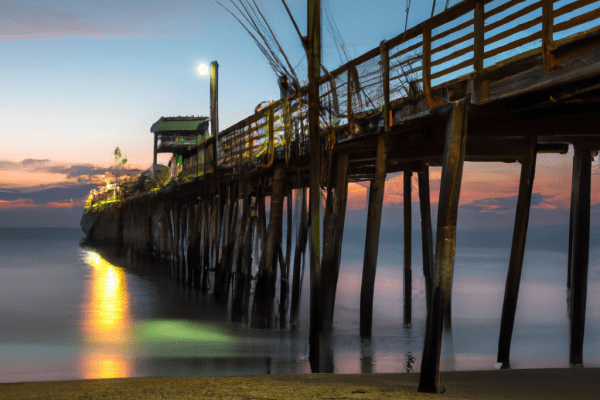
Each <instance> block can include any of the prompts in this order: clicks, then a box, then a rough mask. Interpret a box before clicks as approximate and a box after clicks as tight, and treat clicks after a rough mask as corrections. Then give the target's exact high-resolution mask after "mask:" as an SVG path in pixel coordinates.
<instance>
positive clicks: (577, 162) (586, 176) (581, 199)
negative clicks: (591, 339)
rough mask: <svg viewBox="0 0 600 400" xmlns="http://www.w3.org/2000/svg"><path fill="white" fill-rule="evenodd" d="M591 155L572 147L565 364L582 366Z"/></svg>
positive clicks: (588, 245)
mask: <svg viewBox="0 0 600 400" xmlns="http://www.w3.org/2000/svg"><path fill="white" fill-rule="evenodd" d="M591 169H592V154H591V152H590V151H588V150H579V149H578V147H577V145H576V146H575V155H574V157H573V171H574V173H573V175H574V177H575V178H576V179H575V180H574V181H573V191H572V193H573V195H574V199H573V201H572V204H573V237H572V244H571V245H572V252H571V290H570V294H569V295H570V302H569V303H570V306H571V312H570V316H571V321H570V333H571V345H570V353H569V364H570V365H571V366H576V367H581V366H583V335H584V331H585V309H586V298H587V278H588V265H589V251H590V196H591V176H592V175H591Z"/></svg>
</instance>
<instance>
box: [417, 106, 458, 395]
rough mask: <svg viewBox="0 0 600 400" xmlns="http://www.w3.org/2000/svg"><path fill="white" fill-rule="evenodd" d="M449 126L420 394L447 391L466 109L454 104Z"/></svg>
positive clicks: (445, 146)
mask: <svg viewBox="0 0 600 400" xmlns="http://www.w3.org/2000/svg"><path fill="white" fill-rule="evenodd" d="M447 126H448V128H447V130H446V141H445V145H444V164H443V167H442V179H441V186H440V200H439V206H438V218H437V237H436V263H435V282H434V283H435V286H434V288H433V296H432V305H431V310H430V313H429V314H430V315H428V317H427V327H426V332H425V342H424V349H423V361H422V363H421V377H420V381H419V392H427V393H439V392H442V391H443V390H444V388H443V386H441V383H440V354H441V349H442V331H443V320H444V312H445V307H446V306H447V305H448V304H449V302H450V293H451V288H452V275H453V269H454V255H455V251H456V220H457V213H458V200H459V197H460V185H461V181H462V170H463V162H464V156H465V142H466V138H467V134H466V132H467V105H465V104H462V103H458V102H456V103H454V104H453V107H452V114H451V115H450V117H449V118H448V124H447Z"/></svg>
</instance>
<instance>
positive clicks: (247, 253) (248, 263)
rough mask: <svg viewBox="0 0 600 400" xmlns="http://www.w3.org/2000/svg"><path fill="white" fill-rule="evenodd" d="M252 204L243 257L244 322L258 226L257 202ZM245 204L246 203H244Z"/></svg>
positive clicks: (250, 199) (246, 318)
mask: <svg viewBox="0 0 600 400" xmlns="http://www.w3.org/2000/svg"><path fill="white" fill-rule="evenodd" d="M249 202H250V216H249V217H248V222H247V224H246V232H245V234H244V252H243V257H242V273H243V276H244V302H243V321H244V322H247V321H248V319H249V318H248V309H249V306H250V283H251V281H252V238H253V236H252V235H253V234H254V227H255V225H256V215H257V212H256V201H252V197H249ZM244 204H245V203H244Z"/></svg>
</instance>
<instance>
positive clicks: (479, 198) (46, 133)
mask: <svg viewBox="0 0 600 400" xmlns="http://www.w3.org/2000/svg"><path fill="white" fill-rule="evenodd" d="M571 1H572V0H571ZM571 1H568V0H563V1H561V2H559V3H561V5H562V3H568V2H571ZM456 2H457V0H452V1H451V2H450V5H452V4H455V3H456ZM223 3H225V4H227V0H223ZM257 3H258V5H259V6H260V7H261V10H262V11H263V13H264V14H265V15H266V16H267V18H268V20H269V22H270V23H272V27H273V28H274V30H275V32H276V34H277V35H278V38H279V39H280V40H281V42H282V46H283V48H284V49H285V50H286V53H287V54H288V55H289V57H290V59H291V62H292V63H293V64H294V65H296V64H298V65H299V67H298V69H297V71H298V73H299V76H300V77H304V76H306V59H305V57H304V52H303V50H302V47H301V45H300V41H299V39H298V37H297V34H296V32H295V30H294V28H293V25H292V24H291V22H290V20H289V18H288V16H287V14H286V12H285V9H284V7H283V5H282V4H281V2H280V1H274V0H270V1H266V0H257ZM287 3H288V5H289V6H290V9H291V11H292V13H293V15H294V17H295V18H296V20H297V22H298V25H299V27H300V29H301V31H303V32H305V31H306V1H300V0H288V1H287ZM412 3H413V4H412V7H411V10H410V15H409V22H408V27H409V28H410V27H411V26H414V25H415V24H417V23H419V22H421V21H423V20H424V19H426V18H427V17H428V16H429V14H430V13H431V4H432V0H427V1H422V2H419V1H413V2H412ZM437 3H438V6H437V10H436V13H437V12H440V11H442V10H443V8H444V6H445V3H446V2H445V1H438V2H437ZM528 3H531V2H530V1H528V2H525V3H524V4H528ZM369 4H374V3H369ZM376 4H377V7H374V6H373V7H365V2H363V1H357V0H356V1H355V0H352V1H342V0H323V7H324V11H329V12H330V14H331V15H332V16H333V18H334V19H335V23H336V24H337V27H338V28H339V31H340V33H341V36H342V37H343V39H344V41H345V43H346V46H347V48H348V50H349V55H350V57H356V56H358V55H360V54H362V53H364V52H365V51H367V50H370V49H371V48H373V47H376V46H378V44H379V42H381V40H384V39H390V38H392V37H394V36H396V35H398V34H399V33H401V32H402V30H403V28H404V21H405V17H406V13H405V8H406V3H405V1H398V0H378V1H377V2H376ZM557 4H558V3H557ZM555 7H557V5H555ZM325 14H326V13H325V12H324V14H323V17H324V21H323V34H324V47H323V57H324V59H323V60H324V61H323V64H324V65H325V66H326V67H327V68H328V69H329V70H332V69H334V68H336V67H337V66H339V65H340V64H341V60H340V57H339V56H338V53H337V51H336V48H335V46H334V45H333V42H332V39H331V35H330V34H329V32H328V24H327V21H326V20H325V17H326V15H325ZM213 60H217V61H218V62H219V65H220V67H219V111H220V116H219V117H220V128H221V129H224V128H226V127H228V126H230V125H231V124H233V123H235V122H237V121H238V120H240V119H243V118H245V117H247V116H249V115H250V114H252V113H253V110H254V107H255V106H256V105H257V104H258V103H260V102H262V101H265V100H268V99H269V98H272V99H276V98H278V96H279V89H278V87H277V83H276V77H275V75H274V73H273V72H272V70H271V69H270V68H269V66H268V64H267V62H266V60H265V59H264V57H263V55H262V54H261V53H260V51H259V49H258V48H257V47H256V45H255V44H254V42H253V41H252V39H251V38H250V36H249V35H248V34H247V33H246V32H245V31H244V30H243V28H242V27H241V26H240V25H239V24H238V23H237V22H236V21H235V20H234V19H233V17H232V16H231V15H229V14H228V13H227V12H226V11H225V10H224V9H223V8H222V7H221V6H219V5H218V4H217V3H216V2H214V1H213V0H201V1H192V0H178V1H165V0H136V1H127V2H122V1H113V0H107V1H74V0H57V1H52V2H40V1H34V0H21V1H3V2H2V5H0V71H1V74H0V116H1V119H2V126H1V127H0V227H10V226H65V227H74V226H78V223H79V219H80V217H81V213H82V210H83V204H84V201H85V198H86V196H87V194H88V193H89V190H90V189H91V188H93V187H94V186H93V185H92V181H93V178H94V176H95V175H99V174H102V173H104V171H106V170H107V168H109V167H110V166H111V164H112V162H113V161H114V158H113V151H114V149H115V147H117V146H119V147H120V149H121V151H122V153H123V154H124V155H125V156H126V157H127V159H128V166H129V168H140V169H147V168H148V167H150V165H151V163H152V135H151V134H150V126H151V125H152V124H153V123H154V122H156V121H157V120H158V119H159V118H160V117H161V116H178V115H182V116H190V115H208V114H209V80H208V78H207V77H206V76H200V75H199V74H198V73H197V71H196V69H197V67H198V65H199V64H201V63H204V64H209V63H210V62H211V61H213ZM162 160H163V161H164V158H163V159H162ZM159 161H160V159H159ZM537 161H538V167H537V174H536V181H535V185H534V196H533V200H532V205H533V207H534V211H535V212H532V217H531V224H533V225H564V224H565V223H567V222H568V205H569V196H570V185H571V182H570V179H571V165H572V154H567V155H546V154H540V155H539V156H538V159H537ZM440 171H441V169H440V168H434V169H432V173H431V175H432V194H431V195H432V203H433V204H436V203H437V197H438V189H439V177H440ZM519 172H520V166H519V165H518V164H500V163H488V164H482V163H477V164H474V163H466V164H465V173H464V180H463V186H462V192H461V201H460V204H461V211H459V220H461V219H462V221H463V223H464V224H466V226H470V227H490V226H493V225H495V224H499V225H502V226H509V225H511V224H512V220H513V219H514V206H515V204H516V194H517V188H518V181H519ZM592 179H593V182H592V204H594V205H595V204H597V203H599V202H600V191H599V190H598V183H599V181H598V175H594V176H593V178H592ZM415 183H416V178H415ZM366 186H367V185H365V184H362V185H359V184H351V187H350V190H349V193H350V196H349V202H348V207H349V209H364V207H365V205H366V197H367V187H366ZM401 198H402V176H401V175H397V176H390V177H389V180H388V182H387V184H386V196H385V199H386V203H388V204H393V203H399V202H401ZM413 201H418V196H417V192H416V191H415V192H414V193H413ZM415 208H417V207H415ZM596 208H597V207H593V213H594V214H593V215H594V217H593V218H592V223H593V224H596V225H600V221H599V220H598V214H597V211H596V210H595V209H596ZM599 211H600V210H599ZM565 218H566V220H565ZM415 224H418V220H417V221H415Z"/></svg>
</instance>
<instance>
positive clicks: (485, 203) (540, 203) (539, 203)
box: [464, 193, 556, 214]
mask: <svg viewBox="0 0 600 400" xmlns="http://www.w3.org/2000/svg"><path fill="white" fill-rule="evenodd" d="M551 197H552V196H548V195H543V194H541V193H532V194H531V207H539V208H546V209H553V208H556V206H554V205H552V204H549V203H547V202H546V200H547V199H549V198H551ZM517 198H518V196H509V197H493V198H487V199H480V200H475V201H473V202H471V203H469V204H466V205H465V206H464V207H472V208H474V209H475V211H476V212H479V213H486V212H493V213H496V214H505V213H509V212H514V211H515V210H516V208H517Z"/></svg>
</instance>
